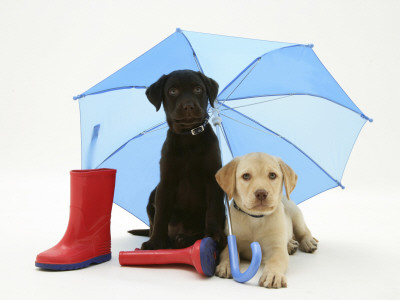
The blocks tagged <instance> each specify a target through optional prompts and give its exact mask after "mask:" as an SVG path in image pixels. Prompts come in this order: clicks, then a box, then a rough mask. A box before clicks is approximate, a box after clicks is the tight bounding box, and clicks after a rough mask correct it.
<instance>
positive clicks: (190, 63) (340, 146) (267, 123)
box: [74, 29, 372, 224]
mask: <svg viewBox="0 0 400 300" xmlns="http://www.w3.org/2000/svg"><path fill="white" fill-rule="evenodd" d="M178 69H191V70H195V71H200V72H203V73H204V74H205V75H207V76H209V77H211V78H213V79H215V80H216V81H217V82H218V83H219V86H220V93H219V95H218V98H217V100H216V103H215V105H214V106H215V109H212V108H211V107H210V110H209V113H210V115H211V116H212V118H213V117H214V120H220V121H221V122H220V123H219V122H214V124H215V125H214V126H215V127H214V129H215V130H216V132H217V133H218V134H220V133H222V134H220V135H222V136H223V137H224V138H221V139H220V141H221V149H222V153H223V163H224V164H225V163H227V162H228V161H229V160H230V158H231V157H235V156H240V155H243V154H246V153H249V152H255V151H260V152H267V153H269V154H272V155H276V156H279V157H281V158H282V159H283V160H284V161H285V162H286V163H288V164H289V165H290V166H291V167H292V168H293V170H294V171H295V172H296V173H297V174H298V183H297V186H296V189H295V190H294V191H293V193H292V194H291V199H293V200H294V201H295V202H296V203H300V202H302V201H305V200H307V199H309V198H310V197H313V196H315V195H317V194H319V193H321V192H323V191H326V190H328V189H331V188H334V187H337V186H340V187H342V188H344V187H343V185H342V183H341V179H342V175H343V172H344V169H345V166H346V163H347V160H348V158H349V156H350V153H351V150H352V148H353V145H354V143H355V141H356V139H357V137H358V134H359V133H360V131H361V129H362V127H363V125H364V124H365V122H366V121H372V119H370V118H368V117H367V116H366V115H364V114H363V113H362V111H361V110H360V109H359V108H358V107H357V106H356V105H355V104H354V103H353V102H352V100H351V99H350V98H349V97H348V96H347V94H346V93H345V92H344V91H343V89H342V88H341V87H340V86H339V84H338V83H337V82H336V81H335V79H334V78H333V77H332V75H331V74H330V73H329V72H328V71H327V70H326V68H325V67H324V65H323V64H322V63H321V61H320V60H319V59H318V57H317V56H316V54H315V53H314V51H313V45H303V44H291V43H280V42H270V41H263V40H254V39H245V38H237V37H228V36H221V35H214V34H205V33H197V32H190V31H183V30H180V29H177V31H176V32H175V33H173V34H172V35H170V36H169V37H167V38H166V39H165V40H163V41H162V42H160V43H159V44H158V45H156V46H155V47H153V48H152V49H150V50H149V51H147V52H146V53H144V54H143V55H141V56H140V57H138V58H136V59H135V60H134V61H132V62H131V63H129V64H128V65H126V66H125V67H123V68H122V69H120V70H118V71H117V72H115V73H114V74H112V75H110V76H109V77H107V78H106V79H104V80H103V81H101V82H100V83H98V84H96V85H95V86H93V87H92V88H90V89H89V90H87V91H86V92H84V93H83V94H80V95H78V96H76V97H74V99H79V106H80V113H81V139H82V168H84V169H91V168H115V169H118V172H117V179H116V187H115V196H114V202H115V203H116V204H118V205H119V206H121V207H122V208H124V209H126V210H127V211H129V212H130V213H132V214H134V215H135V216H136V217H137V218H139V219H140V220H142V221H143V222H144V223H146V224H148V218H147V214H146V205H147V200H148V196H149V194H150V192H151V191H152V190H153V189H154V187H155V186H156V185H157V183H158V181H159V158H160V150H161V146H162V144H163V141H164V139H165V136H166V132H167V125H166V122H165V116H164V114H163V112H161V111H159V112H155V110H154V107H153V106H152V104H151V103H150V102H149V101H148V100H147V98H146V95H145V93H144V92H145V89H146V87H148V86H150V85H151V84H152V83H153V82H155V81H156V80H157V79H158V78H159V77H161V76H162V75H163V74H168V73H170V72H172V71H174V70H178ZM212 118H211V119H212Z"/></svg>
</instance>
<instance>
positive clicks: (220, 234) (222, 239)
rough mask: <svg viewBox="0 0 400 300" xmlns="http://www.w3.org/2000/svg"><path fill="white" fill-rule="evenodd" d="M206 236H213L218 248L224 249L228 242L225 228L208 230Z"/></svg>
mask: <svg viewBox="0 0 400 300" xmlns="http://www.w3.org/2000/svg"><path fill="white" fill-rule="evenodd" d="M205 236H206V237H211V238H212V239H213V240H214V241H215V242H216V243H217V249H218V250H222V249H224V248H225V246H226V244H227V239H226V234H225V232H224V231H223V230H215V231H213V232H210V231H208V232H206V234H205Z"/></svg>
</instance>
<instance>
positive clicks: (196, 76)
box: [132, 70, 226, 249]
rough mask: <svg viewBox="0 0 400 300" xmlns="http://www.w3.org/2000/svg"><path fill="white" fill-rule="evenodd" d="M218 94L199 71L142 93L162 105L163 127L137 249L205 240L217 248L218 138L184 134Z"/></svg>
mask: <svg viewBox="0 0 400 300" xmlns="http://www.w3.org/2000/svg"><path fill="white" fill-rule="evenodd" d="M217 93H218V84H217V83H216V82H215V81H214V80H213V79H211V78H208V77H206V76H204V75H203V74H202V73H200V72H194V71H190V70H180V71H174V72H172V73H170V74H169V75H163V76H162V77H161V78H160V79H159V80H158V81H157V82H155V83H154V84H152V85H151V86H150V87H149V88H148V89H147V91H146V95H147V97H148V99H149V101H150V102H151V103H152V104H153V105H154V106H155V107H156V109H157V110H159V109H160V107H161V104H163V107H164V111H165V114H166V118H167V123H168V125H169V130H168V133H167V138H166V140H165V142H164V145H163V148H162V151H161V160H160V182H159V184H158V185H157V187H156V188H155V189H154V190H153V191H152V193H151V194H150V198H149V203H148V205H147V214H148V216H149V220H150V230H149V232H145V231H143V230H142V231H135V230H133V231H132V233H133V234H140V233H141V234H140V235H143V234H146V233H148V234H149V235H150V239H149V240H148V241H147V242H145V243H143V244H142V249H164V248H184V247H188V246H190V245H192V244H193V243H194V242H195V241H196V240H198V239H201V238H203V237H206V236H210V237H212V238H213V239H214V240H215V241H216V242H217V247H218V248H219V249H223V247H224V246H225V245H226V236H225V234H224V225H225V210H224V202H223V191H222V190H221V188H220V187H219V186H218V184H217V182H216V180H215V174H216V173H217V171H218V170H219V169H220V168H221V166H222V163H221V153H220V149H219V144H218V139H217V137H216V135H215V134H214V132H213V130H212V128H211V126H210V125H209V124H207V125H206V126H205V130H204V132H202V133H199V134H198V135H195V136H193V135H191V134H185V133H187V132H189V131H190V130H191V129H193V128H196V127H197V126H200V125H202V124H203V122H204V120H205V118H206V117H207V105H208V101H209V103H210V105H213V102H214V100H215V98H216V96H217Z"/></svg>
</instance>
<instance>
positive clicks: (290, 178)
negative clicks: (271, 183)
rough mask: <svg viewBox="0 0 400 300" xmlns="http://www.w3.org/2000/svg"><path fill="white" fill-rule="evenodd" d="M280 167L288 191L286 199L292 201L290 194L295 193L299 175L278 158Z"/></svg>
mask: <svg viewBox="0 0 400 300" xmlns="http://www.w3.org/2000/svg"><path fill="white" fill-rule="evenodd" d="M278 162H279V166H280V167H281V170H282V173H283V182H284V184H285V189H286V198H287V199H288V200H290V197H289V196H290V194H291V193H292V192H293V190H294V188H295V187H296V183H297V174H296V173H295V172H294V171H293V169H292V168H291V167H289V166H288V165H287V164H286V163H285V162H284V161H283V160H282V159H280V158H278Z"/></svg>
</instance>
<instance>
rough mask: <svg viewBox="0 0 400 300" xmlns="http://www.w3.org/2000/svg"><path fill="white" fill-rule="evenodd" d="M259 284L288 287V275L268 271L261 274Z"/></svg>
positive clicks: (276, 287)
mask: <svg viewBox="0 0 400 300" xmlns="http://www.w3.org/2000/svg"><path fill="white" fill-rule="evenodd" d="M258 285H259V286H263V287H266V288H269V289H280V288H285V287H287V281H286V276H285V274H283V273H277V272H271V271H267V272H264V273H263V274H262V275H261V277H260V280H259V281H258Z"/></svg>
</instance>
